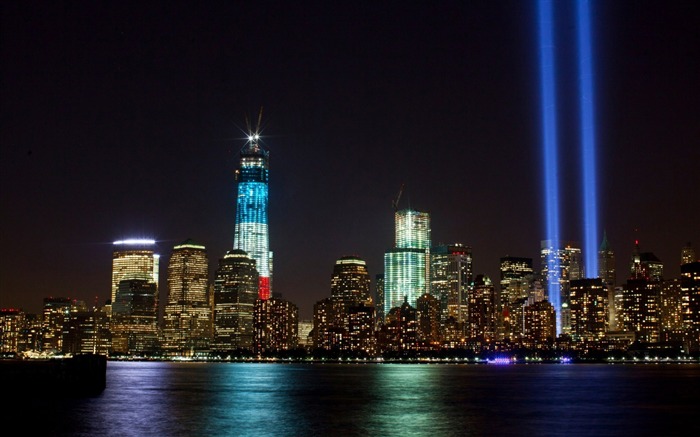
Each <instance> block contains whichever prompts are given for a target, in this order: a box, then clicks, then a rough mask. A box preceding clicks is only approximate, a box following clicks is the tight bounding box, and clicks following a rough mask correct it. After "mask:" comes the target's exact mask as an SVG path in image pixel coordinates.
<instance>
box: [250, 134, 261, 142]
mask: <svg viewBox="0 0 700 437" xmlns="http://www.w3.org/2000/svg"><path fill="white" fill-rule="evenodd" d="M259 139H260V135H258V134H251V135H248V141H250V142H251V143H252V142H253V141H258V140H259Z"/></svg>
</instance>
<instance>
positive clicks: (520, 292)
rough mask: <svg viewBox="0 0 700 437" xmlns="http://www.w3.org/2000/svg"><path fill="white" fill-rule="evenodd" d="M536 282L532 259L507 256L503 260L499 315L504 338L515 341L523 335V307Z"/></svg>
mask: <svg viewBox="0 0 700 437" xmlns="http://www.w3.org/2000/svg"><path fill="white" fill-rule="evenodd" d="M533 280H534V271H533V269H532V258H523V257H515V256H506V257H503V258H501V282H500V286H501V291H500V293H499V300H498V313H499V317H500V325H501V327H502V334H503V336H504V337H507V338H510V339H514V338H517V337H519V336H520V335H521V334H522V323H520V319H521V318H522V317H521V312H522V307H523V305H524V304H525V301H527V299H528V297H529V293H530V285H531V284H532V281H533Z"/></svg>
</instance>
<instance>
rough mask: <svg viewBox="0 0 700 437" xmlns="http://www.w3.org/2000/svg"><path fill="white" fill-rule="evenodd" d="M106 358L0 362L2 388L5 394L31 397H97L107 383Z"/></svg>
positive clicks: (87, 356) (85, 357)
mask: <svg viewBox="0 0 700 437" xmlns="http://www.w3.org/2000/svg"><path fill="white" fill-rule="evenodd" d="M106 377H107V357H105V356H104V355H76V356H74V357H72V358H61V359H45V360H23V359H9V360H0V386H1V387H3V390H4V391H7V390H11V391H12V392H14V393H17V394H21V395H30V396H41V394H42V393H51V396H66V397H74V396H96V395H99V394H100V393H102V392H103V391H104V389H105V386H106V380H107V378H106Z"/></svg>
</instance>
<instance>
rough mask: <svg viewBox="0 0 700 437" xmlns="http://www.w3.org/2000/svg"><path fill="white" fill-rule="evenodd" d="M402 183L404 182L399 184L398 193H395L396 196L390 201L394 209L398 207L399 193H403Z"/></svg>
mask: <svg viewBox="0 0 700 437" xmlns="http://www.w3.org/2000/svg"><path fill="white" fill-rule="evenodd" d="M404 185H406V184H404V183H402V184H401V188H399V194H397V195H396V198H395V199H394V200H392V201H391V204H392V206H393V207H394V211H397V210H398V209H399V200H400V199H401V194H403V188H404Z"/></svg>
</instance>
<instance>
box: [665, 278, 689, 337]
mask: <svg viewBox="0 0 700 437" xmlns="http://www.w3.org/2000/svg"><path fill="white" fill-rule="evenodd" d="M659 324H660V325H661V341H683V336H684V334H685V333H684V330H683V288H682V287H681V280H680V279H679V278H675V279H669V280H666V281H664V282H663V283H662V284H661V295H660V297H659Z"/></svg>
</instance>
